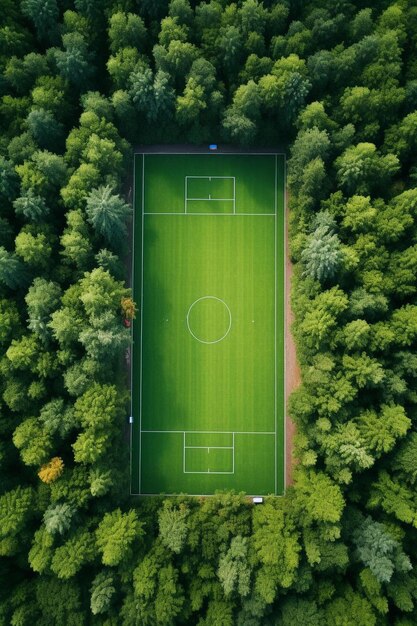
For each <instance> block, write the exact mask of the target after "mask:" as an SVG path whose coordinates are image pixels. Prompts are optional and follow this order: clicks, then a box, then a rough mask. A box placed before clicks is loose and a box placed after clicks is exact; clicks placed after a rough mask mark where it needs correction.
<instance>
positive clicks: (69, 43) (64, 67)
mask: <svg viewBox="0 0 417 626" xmlns="http://www.w3.org/2000/svg"><path fill="white" fill-rule="evenodd" d="M62 44H63V47H64V50H59V49H56V50H55V60H56V64H57V67H58V70H59V72H60V74H61V76H62V78H63V79H64V80H67V81H68V82H69V83H71V84H72V85H74V87H75V88H76V89H80V90H81V89H82V88H84V87H86V86H88V84H89V81H90V80H91V79H92V76H93V73H94V64H93V55H92V54H91V52H90V51H89V50H88V46H87V42H86V40H85V37H83V35H82V34H80V33H77V32H72V33H66V34H65V35H62Z"/></svg>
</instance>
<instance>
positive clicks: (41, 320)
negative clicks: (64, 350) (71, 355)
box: [25, 278, 61, 340]
mask: <svg viewBox="0 0 417 626" xmlns="http://www.w3.org/2000/svg"><path fill="white" fill-rule="evenodd" d="M25 301H26V305H27V310H28V316H29V317H28V328H29V329H30V330H31V331H33V332H34V333H35V334H36V335H38V336H39V337H40V338H41V339H43V340H47V339H49V337H50V334H51V331H50V329H49V326H48V324H49V322H50V319H51V314H52V312H53V311H55V310H56V309H58V307H59V305H60V302H61V288H60V286H59V285H58V284H57V283H54V282H52V281H47V280H45V279H44V278H35V279H34V281H33V283H32V285H31V286H30V287H29V290H28V292H27V294H26V296H25Z"/></svg>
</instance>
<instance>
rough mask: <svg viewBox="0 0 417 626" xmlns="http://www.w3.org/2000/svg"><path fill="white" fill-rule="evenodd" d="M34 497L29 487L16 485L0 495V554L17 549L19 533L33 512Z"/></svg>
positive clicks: (9, 554)
mask: <svg viewBox="0 0 417 626" xmlns="http://www.w3.org/2000/svg"><path fill="white" fill-rule="evenodd" d="M34 505H35V497H34V492H33V490H32V489H31V488H30V487H21V486H18V487H16V489H13V490H12V491H7V492H5V493H3V494H2V495H1V496H0V554H1V556H12V555H13V554H15V553H17V551H18V550H19V535H20V533H22V532H23V531H24V529H25V526H26V525H27V522H28V520H29V519H30V518H31V517H32V515H33V512H34Z"/></svg>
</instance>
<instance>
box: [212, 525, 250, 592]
mask: <svg viewBox="0 0 417 626" xmlns="http://www.w3.org/2000/svg"><path fill="white" fill-rule="evenodd" d="M247 542H248V540H247V538H246V537H241V536H240V535H238V536H237V537H234V538H233V539H232V541H231V543H230V547H229V549H228V550H227V552H226V553H225V554H223V555H222V556H221V557H220V560H219V569H218V570H217V575H218V577H219V579H220V582H221V583H222V586H223V590H224V593H225V595H226V596H230V595H231V594H232V593H233V592H235V593H238V594H239V595H240V596H247V595H248V593H249V591H250V575H251V570H250V566H249V563H248V545H247Z"/></svg>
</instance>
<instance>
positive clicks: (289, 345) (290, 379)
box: [285, 197, 301, 487]
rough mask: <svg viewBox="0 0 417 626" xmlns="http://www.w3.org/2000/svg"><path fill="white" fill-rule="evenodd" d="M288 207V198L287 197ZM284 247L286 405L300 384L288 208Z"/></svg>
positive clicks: (290, 430)
mask: <svg viewBox="0 0 417 626" xmlns="http://www.w3.org/2000/svg"><path fill="white" fill-rule="evenodd" d="M287 207H288V197H287ZM285 245H286V259H285V285H286V289H285V398H286V401H287V403H288V398H289V396H290V394H291V392H292V391H294V389H296V388H297V387H298V386H299V385H300V383H301V373H300V367H299V365H298V362H297V355H296V350H295V343H294V339H293V336H292V334H291V325H292V323H293V320H294V315H293V312H292V310H291V278H292V274H293V268H292V264H291V261H290V255H289V245H288V208H287V215H286V229H285ZM285 408H286V417H285V427H286V441H285V451H286V467H285V484H286V485H287V487H289V486H290V485H292V483H293V476H292V472H293V466H294V464H295V463H296V460H295V459H294V458H293V456H292V450H293V438H294V434H295V424H294V423H293V422H292V421H291V419H290V418H289V416H288V411H287V407H285Z"/></svg>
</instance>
